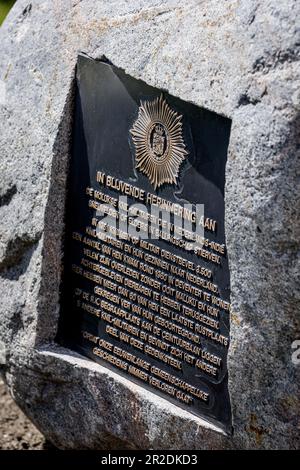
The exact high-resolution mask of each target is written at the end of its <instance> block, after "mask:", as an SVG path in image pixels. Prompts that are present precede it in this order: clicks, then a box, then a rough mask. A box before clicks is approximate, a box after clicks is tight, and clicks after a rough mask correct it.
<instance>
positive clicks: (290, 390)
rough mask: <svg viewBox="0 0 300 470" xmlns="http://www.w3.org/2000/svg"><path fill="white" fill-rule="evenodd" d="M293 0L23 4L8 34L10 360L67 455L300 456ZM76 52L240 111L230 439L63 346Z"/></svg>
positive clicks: (42, 424) (0, 143)
mask: <svg viewBox="0 0 300 470" xmlns="http://www.w3.org/2000/svg"><path fill="white" fill-rule="evenodd" d="M299 15H300V4H299V2H298V1H297V0H285V1H284V2H278V1H277V0H251V1H250V0H228V1H225V0H203V1H201V2H200V1H196V0H186V1H185V2H182V1H180V0H134V1H131V2H127V1H125V0H110V1H104V0H101V1H100V0H99V1H97V2H95V1H94V0H82V1H80V0H64V1H53V2H49V1H48V0H32V1H31V2H30V1H29V0H19V1H17V3H16V5H15V7H14V8H13V9H12V11H11V12H10V14H9V16H8V18H7V19H6V21H5V23H4V24H3V27H2V28H1V29H0V42H1V51H0V224H1V229H0V233H1V235H0V293H1V294H0V296H1V302H0V312H1V330H0V364H1V370H2V373H3V375H4V377H5V380H6V381H7V383H8V386H9V388H10V390H11V393H12V394H13V396H14V398H15V400H16V402H17V403H18V404H19V406H20V407H21V408H22V409H23V410H24V411H25V413H26V414H27V415H28V416H29V417H30V418H31V420H32V421H33V422H34V423H35V424H36V426H37V427H38V428H39V429H40V430H41V431H42V432H43V433H44V434H45V436H46V437H47V438H49V439H50V440H51V441H52V442H53V443H54V444H55V445H57V446H58V447H60V448H90V449H91V448H110V449H117V448H123V449H124V448H154V449H160V448H165V449H183V448H190V449H195V448H199V449H211V448H214V449H219V448H246V449H249V448H284V449H287V448H290V449H294V448H298V447H299V427H300V414H299V410H300V403H299V401H300V393H299V375H300V366H299V365H298V366H297V365H295V364H293V363H292V361H291V354H292V350H291V343H292V342H293V341H294V340H295V339H297V337H298V338H299V335H300V331H299V330H300V329H299V311H300V308H299V297H300V296H299V285H300V283H299V240H300V233H299V232H300V226H299V220H300V218H299V205H300V201H299V197H300V187H299V181H300V178H299V176H300V175H299V153H300V141H299V121H300V115H299V113H300V93H299V89H300V88H299V85H300V83H299V81H300V80H299V44H300V30H299V25H297V21H298V18H299ZM79 51H83V52H85V53H87V54H89V55H90V56H91V57H94V58H97V57H101V56H102V55H105V56H106V57H107V58H109V60H110V61H111V62H113V63H114V64H115V65H117V66H119V67H122V68H124V69H125V70H126V72H127V73H129V74H130V75H132V76H134V77H136V78H141V79H143V80H144V81H146V82H147V83H149V84H150V85H153V86H156V87H160V88H165V89H167V90H168V91H169V92H170V93H171V94H173V95H175V96H179V97H180V98H181V99H183V100H187V101H192V102H194V103H196V104H197V105H199V106H203V107H206V108H208V109H211V110H213V111H216V112H217V113H220V114H223V115H226V116H228V117H230V118H231V119H232V123H233V125H232V132H231V140H230V151H229V157H228V164H227V170H226V171H227V174H226V236H227V245H228V252H229V261H230V270H231V284H232V305H233V312H232V315H231V347H230V351H229V389H230V395H231V401H232V408H233V425H234V435H233V437H232V438H229V437H225V436H223V435H222V434H221V433H219V432H216V430H215V429H213V427H212V426H209V425H207V424H205V423H204V422H203V421H201V420H200V419H198V418H196V417H194V416H192V415H191V414H189V413H187V412H184V411H182V410H180V409H179V408H177V407H174V406H172V405H170V404H169V403H168V402H167V401H165V400H164V399H161V398H159V397H157V396H155V395H154V394H152V393H149V392H147V391H145V390H144V389H143V388H141V387H139V386H137V385H134V384H133V383H131V382H129V381H127V380H126V379H123V378H122V377H120V376H119V375H118V374H116V373H113V372H110V371H108V370H107V369H106V368H104V367H101V366H99V365H96V364H94V363H92V362H91V361H88V360H86V359H83V358H82V357H80V356H78V355H76V354H75V353H72V352H71V351H69V350H66V349H63V348H60V347H58V346H56V345H55V344H54V341H53V340H54V336H55V333H56V328H57V320H58V315H59V286H60V275H61V258H62V250H61V241H62V234H63V215H64V201H65V188H66V169H67V165H68V158H69V154H70V129H71V116H72V108H73V89H74V86H73V84H74V70H75V64H76V58H77V54H78V52H79Z"/></svg>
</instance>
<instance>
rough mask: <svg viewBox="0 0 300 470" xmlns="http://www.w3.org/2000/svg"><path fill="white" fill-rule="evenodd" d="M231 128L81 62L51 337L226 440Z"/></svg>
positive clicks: (102, 65)
mask: <svg viewBox="0 0 300 470" xmlns="http://www.w3.org/2000/svg"><path fill="white" fill-rule="evenodd" d="M230 126H231V121H230V120H229V119H227V118H225V117H223V116H219V115H217V114H215V113H213V112H211V111H208V110H206V109H202V108H199V107H198V106H195V105H194V104H191V103H188V102H185V101H182V100H181V99H179V98H176V97H174V96H172V95H170V94H168V93H167V92H166V91H164V90H159V89H156V88H153V87H151V86H149V85H147V84H146V83H144V82H142V81H140V80H136V79H134V78H132V77H130V76H129V75H127V74H126V73H125V72H124V71H123V70H121V69H119V68H117V67H114V66H113V65H111V64H110V63H108V62H107V61H106V60H103V61H101V60H99V61H95V60H92V59H90V58H89V57H87V56H84V55H80V56H79V58H78V66H77V78H76V104H75V115H74V125H73V149H72V157H71V161H70V171H69V181H68V197H67V209H66V233H65V258H64V276H63V283H62V292H61V321H60V327H59V333H58V341H59V343H61V344H63V345H64V346H66V347H68V348H70V349H72V350H75V351H77V352H79V353H81V354H82V355H84V356H88V357H89V358H90V359H91V360H93V361H96V362H98V363H99V364H101V365H103V366H105V367H108V368H110V369H112V370H114V371H116V372H118V373H119V374H121V375H124V376H126V377H127V378H128V379H129V380H132V381H134V382H135V383H137V384H139V385H141V386H142V387H145V388H147V389H148V390H149V391H151V392H153V393H155V394H158V395H160V396H161V397H164V398H165V399H167V400H169V401H170V402H172V403H173V404H174V405H177V406H180V407H182V408H184V409H186V410H188V411H189V412H191V413H194V414H195V415H198V416H200V417H201V418H203V419H205V420H206V421H209V422H211V423H213V424H215V425H217V426H218V427H219V428H221V429H222V430H223V431H225V432H226V433H230V432H231V409H230V400H229V394H228V374H227V365H226V361H227V351H228V345H229V312H230V279H229V269H228V259H227V251H226V246H225V230H224V183H225V165H226V159H227V149H228V143H229V136H230Z"/></svg>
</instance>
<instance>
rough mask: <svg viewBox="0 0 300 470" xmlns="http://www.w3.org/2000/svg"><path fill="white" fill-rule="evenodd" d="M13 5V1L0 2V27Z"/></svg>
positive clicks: (0, 0)
mask: <svg viewBox="0 0 300 470" xmlns="http://www.w3.org/2000/svg"><path fill="white" fill-rule="evenodd" d="M14 3H15V0H0V26H1V24H2V23H3V21H4V18H5V17H6V15H7V13H8V12H9V10H10V9H11V7H12V6H13V4H14Z"/></svg>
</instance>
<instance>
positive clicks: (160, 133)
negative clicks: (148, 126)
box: [155, 124, 164, 135]
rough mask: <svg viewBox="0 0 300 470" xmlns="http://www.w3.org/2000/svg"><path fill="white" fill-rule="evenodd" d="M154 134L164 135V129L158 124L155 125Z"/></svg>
mask: <svg viewBox="0 0 300 470" xmlns="http://www.w3.org/2000/svg"><path fill="white" fill-rule="evenodd" d="M155 132H157V134H159V135H164V128H163V126H161V125H160V124H156V126H155Z"/></svg>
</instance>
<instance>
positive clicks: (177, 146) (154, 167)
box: [130, 95, 188, 189]
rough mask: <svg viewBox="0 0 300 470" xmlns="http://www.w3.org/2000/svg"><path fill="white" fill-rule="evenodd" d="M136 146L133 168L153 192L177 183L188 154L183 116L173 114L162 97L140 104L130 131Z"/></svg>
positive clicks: (174, 112)
mask: <svg viewBox="0 0 300 470" xmlns="http://www.w3.org/2000/svg"><path fill="white" fill-rule="evenodd" d="M130 133H131V135H132V140H133V143H134V146H135V160H136V164H135V167H136V169H138V170H139V171H141V172H142V173H144V174H145V175H146V176H147V177H148V178H149V180H150V182H151V184H152V185H153V186H154V189H157V188H159V187H160V186H161V185H163V184H164V183H170V184H176V183H177V178H178V173H179V167H180V165H181V163H182V162H183V160H184V159H185V158H186V156H187V154H188V152H187V150H186V148H185V144H184V140H183V135H182V115H180V114H178V113H177V112H176V111H173V110H172V109H171V108H170V107H169V105H168V103H167V102H166V100H164V99H163V96H162V95H161V96H160V97H159V98H156V99H154V100H153V101H141V104H140V107H139V113H138V117H137V119H136V121H135V122H134V124H133V126H132V129H131V130H130Z"/></svg>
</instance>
